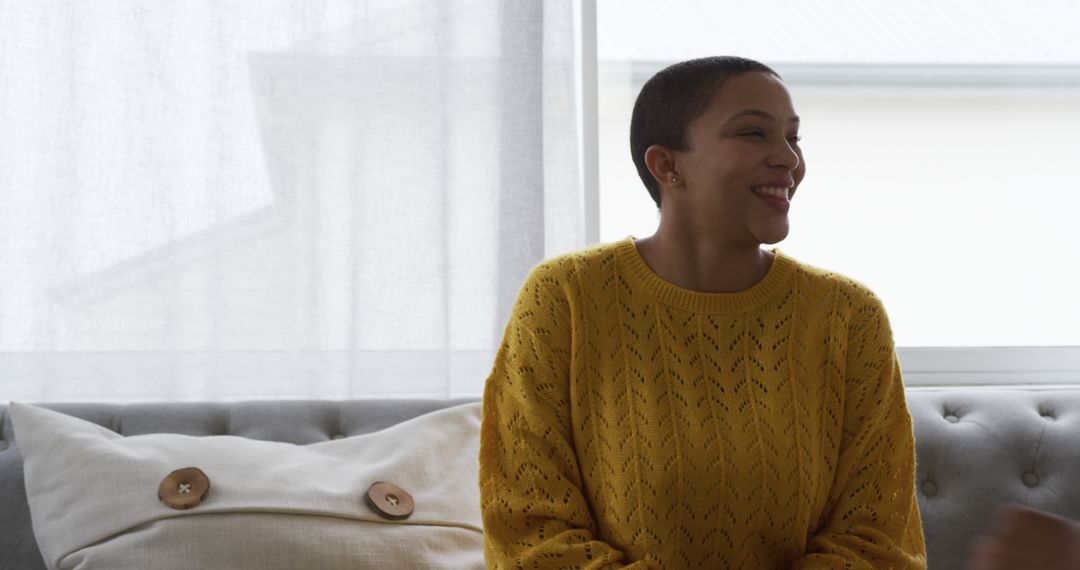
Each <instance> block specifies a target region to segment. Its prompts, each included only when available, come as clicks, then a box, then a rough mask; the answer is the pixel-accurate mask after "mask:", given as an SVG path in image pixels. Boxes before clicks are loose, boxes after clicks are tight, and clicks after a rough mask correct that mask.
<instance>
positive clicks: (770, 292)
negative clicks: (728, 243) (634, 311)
mask: <svg viewBox="0 0 1080 570" xmlns="http://www.w3.org/2000/svg"><path fill="white" fill-rule="evenodd" d="M634 239H635V238H634V236H632V235H631V236H627V237H626V238H625V239H623V240H622V241H619V242H617V243H616V251H617V255H618V257H619V260H620V262H621V265H623V266H624V267H625V268H626V273H625V275H626V278H627V280H628V281H629V282H630V285H631V287H632V288H633V289H634V290H636V291H643V292H646V293H648V294H650V295H652V296H654V297H656V299H657V300H659V301H661V302H663V303H666V304H669V305H673V306H675V307H680V308H683V309H686V310H688V311H693V312H699V313H739V312H743V311H749V310H751V309H755V308H757V307H759V306H761V305H762V304H764V303H765V302H766V301H768V300H769V299H771V298H772V297H773V296H774V295H776V294H777V293H779V292H780V291H781V290H783V289H784V288H785V287H786V286H787V285H789V284H790V282H791V279H792V277H793V276H794V274H795V260H794V259H792V258H791V257H788V255H787V254H785V253H783V252H781V251H780V249H779V248H775V247H774V248H772V249H770V250H769V251H771V252H772V253H773V255H774V257H773V262H772V265H771V266H770V267H769V271H768V272H767V273H766V274H765V277H764V278H762V279H761V280H760V281H758V282H757V283H755V284H754V285H752V286H751V287H750V288H749V289H745V290H743V291H738V292H735V293H706V292H703V291H694V290H693V289H686V288H684V287H680V286H678V285H675V284H674V283H671V282H669V281H666V280H664V278H663V277H660V276H659V275H657V274H656V273H655V272H653V270H652V268H650V267H649V265H648V264H647V263H645V259H644V258H643V257H641V253H640V252H639V251H638V249H637V246H636V245H634Z"/></svg>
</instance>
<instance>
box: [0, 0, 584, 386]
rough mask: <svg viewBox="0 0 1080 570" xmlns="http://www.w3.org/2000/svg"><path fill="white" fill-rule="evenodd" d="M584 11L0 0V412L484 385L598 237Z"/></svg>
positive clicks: (531, 6) (199, 0) (390, 0)
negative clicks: (530, 305) (514, 314)
mask: <svg viewBox="0 0 1080 570" xmlns="http://www.w3.org/2000/svg"><path fill="white" fill-rule="evenodd" d="M574 54H575V50H574V32H573V6H572V4H571V3H570V2H568V1H566V2H559V1H557V2H539V1H537V2H503V1H500V0H483V1H466V0H458V1H439V2H430V1H423V0H419V1H403V0H376V1H363V0H352V1H346V0H337V1H335V0H324V1H322V2H312V1H308V0H304V1H300V0H293V1H285V0H277V1H266V2H258V3H252V2H246V1H232V2H220V1H217V0H188V1H184V2H159V3H146V2H138V1H135V0H113V1H96V2H79V1H74V0H73V1H64V2H48V3H46V2H6V3H0V400H7V399H19V400H27V401H72V400H78V401H88V400H114V401H129V400H218V399H248V398H355V397H383V396H395V397H397V396H429V397H445V396H459V395H473V394H477V393H479V391H480V390H481V389H482V385H483V381H484V378H485V377H486V375H487V373H488V371H489V370H490V366H491V359H492V357H493V355H494V350H495V348H496V347H497V345H498V343H499V341H500V339H501V335H502V332H503V327H504V325H505V320H506V318H507V316H508V314H509V310H510V305H511V303H512V302H513V299H514V296H515V295H516V292H517V289H518V287H519V285H520V283H521V280H522V279H523V277H524V276H525V274H526V273H527V271H528V270H529V268H530V267H531V266H533V265H534V264H535V263H537V262H538V261H540V260H541V259H542V258H544V257H546V256H550V255H555V254H557V253H561V252H564V251H568V250H571V249H575V248H577V247H581V246H583V245H584V243H585V231H584V222H583V214H582V192H581V181H580V175H579V167H580V163H579V149H578V142H577V141H578V133H577V124H578V123H577V108H576V104H575V89H576V87H575V81H574V77H575V74H574V57H575V55H574Z"/></svg>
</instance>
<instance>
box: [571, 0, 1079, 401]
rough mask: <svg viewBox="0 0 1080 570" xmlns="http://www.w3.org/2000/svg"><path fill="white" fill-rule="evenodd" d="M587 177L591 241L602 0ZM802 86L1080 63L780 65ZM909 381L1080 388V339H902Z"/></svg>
mask: <svg viewBox="0 0 1080 570" xmlns="http://www.w3.org/2000/svg"><path fill="white" fill-rule="evenodd" d="M575 2H576V3H577V9H576V10H575V26H576V27H577V29H578V32H579V33H578V34H575V36H576V38H577V44H578V45H577V46H575V47H576V48H577V49H576V51H577V53H578V57H577V58H576V59H578V60H579V61H578V71H579V73H578V77H579V80H580V85H579V89H578V90H579V97H580V100H579V106H578V108H579V113H580V123H579V125H580V127H581V128H580V137H579V143H580V144H581V155H582V160H581V172H580V174H581V180H582V181H583V183H582V187H583V193H584V196H583V197H582V200H583V208H582V211H583V215H584V217H585V220H584V227H585V235H586V241H587V243H589V244H593V243H596V242H597V241H599V235H600V183H599V156H600V150H599V145H600V137H599V123H600V118H599V103H598V101H599V80H600V73H599V71H600V68H599V61H598V57H597V56H598V51H597V35H598V25H599V22H598V21H597V14H596V0H575ZM664 65H666V63H663V62H644V63H635V64H634V65H632V67H631V72H632V74H633V75H634V76H635V77H641V76H643V77H645V78H647V77H650V76H652V74H654V73H655V72H656V71H659V70H660V69H661V68H662V67H663V66H664ZM776 70H777V72H779V73H780V74H781V75H783V76H784V78H785V80H786V81H788V82H789V83H792V84H796V85H800V86H802V85H814V86H823V85H826V86H827V85H851V84H853V83H854V84H859V85H862V86H906V87H910V86H957V87H972V86H976V87H984V86H985V87H1002V86H1007V87H1021V88H1024V87H1029V88H1030V87H1036V88H1038V87H1053V86H1059V87H1060V86H1065V87H1076V86H1080V65H1022V64H1015V65H1014V64H1010V65H949V64H943V65H929V64H911V65H866V64H821V65H787V66H776ZM896 352H897V355H898V357H899V360H900V367H901V373H902V374H903V377H904V383H905V385H907V386H909V387H913V388H916V389H941V388H947V387H959V386H964V387H972V386H986V387H1017V386H1023V387H1024V388H1026V389H1031V388H1046V389H1054V388H1064V387H1080V346H977V347H954V346H940V347H935V346H930V347H911V346H900V347H897V349H896Z"/></svg>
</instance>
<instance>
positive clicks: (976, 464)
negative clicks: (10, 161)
mask: <svg viewBox="0 0 1080 570" xmlns="http://www.w3.org/2000/svg"><path fill="white" fill-rule="evenodd" d="M907 394H908V405H909V407H910V409H911V414H912V417H913V418H914V421H915V436H916V444H917V447H918V482H917V487H918V497H919V504H920V505H921V507H922V515H923V521H924V527H925V530H926V542H927V549H928V553H929V561H930V568H932V569H935V570H936V569H953V568H962V567H963V564H964V560H965V558H966V554H967V544H968V541H969V540H970V539H971V538H972V537H973V536H974V535H975V534H977V533H979V532H982V531H984V530H985V529H986V528H987V525H988V524H989V522H990V519H991V517H992V515H993V512H994V510H995V509H996V507H997V506H998V505H1000V504H1002V503H1007V502H1012V503H1019V504H1025V505H1029V506H1032V507H1035V508H1039V509H1043V510H1046V511H1050V512H1053V513H1057V514H1059V515H1062V516H1066V517H1069V518H1072V519H1080V389H1055V390H1020V389H987V388H965V389H933V390H928V389H909V390H908V392H907ZM464 401H467V400H392V401H373V400H357V401H347V402H331V401H296V402H242V403H231V404H222V403H214V404H196V403H184V404H136V405H125V406H121V405H112V404H56V405H49V406H47V407H49V408H52V409H55V410H59V411H62V412H65V413H68V414H71V415H73V416H77V417H80V418H83V419H86V420H89V421H92V422H95V423H97V424H100V425H103V426H106V427H109V428H111V429H113V430H114V431H117V432H119V433H122V434H125V435H134V434H143V433H183V434H190V435H220V434H232V435H239V436H243V437H249V438H255V439H264V440H272V441H284V442H292V443H297V444H306V443H313V442H317V441H325V440H327V439H329V438H333V437H335V436H340V435H354V434H359V433H367V432H371V431H376V430H379V429H382V428H384V427H387V426H390V425H393V424H394V423H397V422H399V421H402V420H405V419H407V418H410V417H414V416H417V415H420V414H423V413H426V412H429V411H433V410H436V409H439V408H442V407H446V406H449V405H454V404H458V403H462V402H464ZM17 439H18V434H16V433H13V429H12V426H11V419H10V418H9V417H8V414H7V407H6V406H3V407H0V570H9V569H11V570H14V569H18V570H33V569H39V568H44V567H45V566H44V563H43V561H42V559H41V554H40V553H39V551H38V548H37V543H36V542H35V540H34V535H33V531H32V529H31V525H30V513H29V509H28V507H27V503H26V495H25V490H24V487H23V472H22V460H21V458H20V456H19V452H18V449H17V445H16V443H17Z"/></svg>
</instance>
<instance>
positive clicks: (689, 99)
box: [630, 56, 780, 208]
mask: <svg viewBox="0 0 1080 570" xmlns="http://www.w3.org/2000/svg"><path fill="white" fill-rule="evenodd" d="M748 71H761V72H764V73H768V74H771V75H774V76H776V78H777V79H780V74H779V73H777V72H775V71H773V69H772V68H770V67H769V66H767V65H765V64H764V63H760V62H757V61H754V60H752V59H746V58H742V57H736V56H715V57H703V58H700V59H691V60H688V61H683V62H680V63H676V64H674V65H671V66H668V67H666V68H664V69H662V70H660V71H658V72H657V73H656V75H653V76H652V78H650V79H649V80H648V81H646V82H645V85H644V86H642V88H641V92H640V93H638V96H637V100H636V101H635V102H634V111H633V114H632V115H631V116H630V153H631V154H632V155H633V159H634V166H636V167H637V171H638V176H640V177H641V181H642V182H644V183H645V188H646V189H648V190H649V195H650V196H652V199H653V201H654V202H656V207H657V208H659V207H660V185H659V184H657V183H656V179H655V178H653V176H652V173H650V172H649V167H648V166H646V165H645V151H646V150H647V149H648V148H649V147H650V146H652V145H654V144H658V145H661V146H664V147H667V148H669V149H671V150H688V149H689V141H688V139H687V136H686V127H687V125H689V124H690V123H691V122H692V121H693V120H694V119H696V118H698V117H700V116H701V115H702V113H704V112H705V110H706V109H707V108H708V106H709V102H710V101H711V100H712V98H713V96H714V95H715V94H716V91H717V90H718V89H720V87H721V86H723V84H724V82H725V81H727V79H728V78H729V77H733V76H736V75H741V74H743V73H746V72H748Z"/></svg>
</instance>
